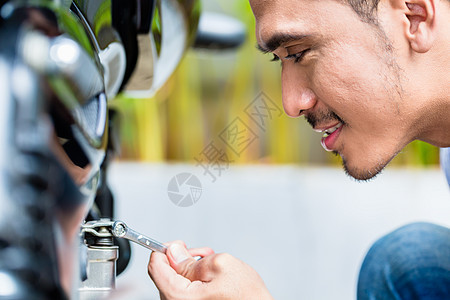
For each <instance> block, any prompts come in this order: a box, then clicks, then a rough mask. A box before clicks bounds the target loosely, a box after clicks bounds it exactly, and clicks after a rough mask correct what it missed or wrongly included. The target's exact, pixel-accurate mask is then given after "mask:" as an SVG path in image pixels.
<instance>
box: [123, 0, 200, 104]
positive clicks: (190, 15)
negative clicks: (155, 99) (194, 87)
mask: <svg viewBox="0 0 450 300" xmlns="http://www.w3.org/2000/svg"><path fill="white" fill-rule="evenodd" d="M199 16H200V1H197V0H195V1H192V0H191V1H179V0H158V1H157V4H156V9H155V11H154V16H153V23H152V26H151V30H150V32H149V34H143V35H139V37H138V41H139V49H140V52H141V53H143V56H141V57H140V58H139V61H138V64H137V68H136V70H135V73H134V74H133V76H132V78H131V80H130V82H129V83H128V85H127V86H126V92H127V93H128V94H129V95H131V96H133V97H143V98H145V97H150V96H152V95H153V94H154V93H155V92H156V91H157V90H158V89H159V88H161V86H162V85H163V84H164V83H165V82H166V81H167V79H168V78H169V77H170V75H171V74H172V73H173V71H174V70H175V68H176V67H177V65H178V63H179V62H180V60H181V58H182V56H183V54H184V53H185V51H186V49H187V47H189V45H190V44H191V43H192V42H193V39H194V38H195V32H196V29H197V25H198V20H199Z"/></svg>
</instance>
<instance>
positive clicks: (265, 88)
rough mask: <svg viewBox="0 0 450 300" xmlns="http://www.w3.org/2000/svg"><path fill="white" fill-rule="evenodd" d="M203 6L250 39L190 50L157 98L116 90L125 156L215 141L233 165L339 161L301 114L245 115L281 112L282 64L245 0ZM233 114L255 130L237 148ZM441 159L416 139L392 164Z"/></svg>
mask: <svg viewBox="0 0 450 300" xmlns="http://www.w3.org/2000/svg"><path fill="white" fill-rule="evenodd" d="M203 9H204V10H208V11H221V12H224V13H226V14H228V15H232V16H234V17H235V18H237V19H239V20H240V21H241V22H243V23H244V24H246V26H247V29H248V36H247V41H246V42H245V44H244V45H243V46H242V47H241V48H239V49H238V50H235V51H199V50H195V51H194V50H189V51H188V53H187V54H186V56H185V58H184V59H183V60H182V62H181V64H180V66H179V67H178V69H177V70H176V72H175V73H174V74H173V76H172V77H171V79H170V80H169V81H168V82H167V84H166V85H165V86H164V87H163V89H162V90H161V91H160V92H159V93H158V94H157V95H156V96H155V97H154V98H152V99H145V100H143V99H131V98H127V97H125V96H124V95H119V97H117V99H115V100H114V102H113V105H114V107H115V108H116V109H117V111H118V112H119V114H120V122H121V125H120V137H121V148H122V149H121V159H124V160H140V161H151V162H161V161H178V162H190V163H195V162H196V159H197V158H198V157H199V156H200V154H201V153H202V152H203V151H205V149H210V148H211V143H213V144H212V145H214V147H215V148H217V149H218V150H219V151H222V152H221V153H225V154H226V155H227V156H228V158H229V160H230V161H233V163H246V164H248V163H250V164H252V163H268V164H309V165H311V164H313V165H339V164H340V160H339V158H337V157H335V156H334V155H332V154H330V153H326V152H325V151H324V150H323V149H322V147H321V145H320V138H321V134H319V133H315V132H313V131H312V130H311V128H310V126H309V125H308V124H307V123H306V121H305V120H304V119H303V118H299V119H292V118H289V117H287V116H286V115H285V114H284V113H283V114H281V116H278V114H276V111H275V110H273V111H272V112H273V113H274V115H273V116H271V118H266V119H265V121H266V123H265V125H264V126H263V127H261V126H258V120H257V119H256V121H255V120H254V119H252V118H251V116H252V115H251V114H249V113H248V112H249V108H250V109H252V108H255V106H254V105H256V104H257V103H260V102H258V101H259V100H261V97H263V98H264V99H266V100H265V101H266V102H267V103H272V108H273V109H275V107H273V104H274V105H276V108H277V109H278V110H280V111H281V110H282V104H281V86H280V70H281V69H280V65H279V63H278V62H270V60H271V58H272V57H271V56H270V55H263V54H261V53H259V51H258V50H257V49H256V47H255V45H256V41H255V37H254V19H253V15H252V13H251V9H250V7H249V5H248V1H242V0H234V1H212V0H210V1H204V3H203ZM246 109H247V110H246ZM260 112H261V113H262V112H263V110H260ZM265 112H266V115H268V113H269V112H270V111H268V110H266V111H265ZM256 117H257V116H256ZM236 118H240V119H239V122H240V123H241V124H245V125H247V126H248V128H249V129H250V130H249V131H248V132H247V138H243V140H242V141H243V142H245V141H249V142H248V143H247V144H243V145H242V148H244V146H245V149H240V150H239V151H236V149H233V148H232V147H229V146H227V143H226V141H225V140H224V138H223V137H224V133H225V132H226V130H227V129H230V125H232V124H235V123H234V122H235V121H236ZM261 120H262V119H261ZM260 125H261V124H260ZM250 138H251V139H250ZM250 141H251V143H250ZM208 147H209V148H208ZM241 150H242V151H241ZM438 162H439V151H438V149H437V148H435V147H432V146H430V145H428V144H425V143H423V142H414V143H412V144H410V145H409V146H408V147H407V148H405V149H404V150H403V151H402V153H401V154H400V155H399V156H397V158H396V159H395V160H394V161H393V162H392V163H391V165H413V166H434V165H436V164H438Z"/></svg>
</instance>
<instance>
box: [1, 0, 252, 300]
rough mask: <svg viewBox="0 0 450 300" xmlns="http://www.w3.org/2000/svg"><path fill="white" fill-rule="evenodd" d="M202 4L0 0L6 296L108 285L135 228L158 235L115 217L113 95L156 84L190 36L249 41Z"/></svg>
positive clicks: (101, 293) (79, 293) (105, 290)
mask: <svg viewBox="0 0 450 300" xmlns="http://www.w3.org/2000/svg"><path fill="white" fill-rule="evenodd" d="M207 16H208V15H207V14H206V13H203V12H201V6H200V2H199V1H197V0H186V1H180V0H147V1H145V0H134V1H121V0H91V1H89V0H75V1H70V0H29V1H20V0H16V1H13V0H11V1H7V0H0V106H1V108H0V114H1V117H0V145H2V147H1V149H0V170H1V172H0V214H1V218H0V298H3V299H67V298H70V299H101V298H104V297H107V296H108V295H110V293H111V291H113V290H114V286H115V278H116V275H118V274H120V273H121V272H122V271H123V270H124V269H125V268H126V266H127V264H128V261H129V259H130V254H131V251H130V245H129V240H132V241H134V242H138V243H140V244H142V245H144V246H146V245H147V246H149V244H151V243H152V242H153V241H152V240H151V239H145V237H144V239H142V236H141V235H140V234H137V233H136V232H134V231H133V230H131V229H129V228H128V227H127V226H126V225H125V223H123V222H118V221H116V220H115V219H114V216H115V213H114V197H113V194H112V193H111V191H110V189H109V187H108V185H107V180H106V177H107V171H108V166H109V164H110V162H111V160H112V158H113V157H114V156H115V155H116V153H117V150H118V149H117V145H118V142H117V140H116V138H115V134H114V132H115V131H116V130H117V129H116V126H117V123H116V122H115V117H116V112H115V111H114V109H113V108H111V107H110V106H109V105H108V103H109V101H110V99H113V98H114V97H115V96H116V95H117V94H118V93H120V92H127V93H129V94H130V95H133V96H135V97H148V96H149V95H152V94H154V93H155V92H156V91H157V90H158V89H159V88H160V87H161V86H162V85H163V84H164V82H165V81H166V80H167V79H168V77H169V76H170V74H171V73H172V72H173V71H174V69H175V68H176V66H177V64H178V62H179V61H180V59H181V58H182V56H183V54H184V53H185V52H186V50H187V49H188V48H190V47H196V48H207V49H225V48H236V47H237V46H239V45H240V44H241V43H242V42H243V40H244V38H245V31H244V29H243V27H242V26H241V27H239V24H238V25H237V26H236V24H237V23H236V21H234V20H230V19H227V18H226V17H219V18H218V17H217V16H213V17H209V18H208V17H207ZM205 20H206V21H205ZM227 22H228V23H227ZM233 22H235V23H234V26H229V27H230V28H232V29H231V30H228V31H226V30H225V32H224V30H223V29H224V28H225V29H226V28H228V26H226V25H224V24H232V23H233ZM144 54H145V55H144ZM133 234H134V235H133ZM139 239H140V240H139ZM156 245H157V244H156ZM150 246H151V245H150ZM153 246H154V245H153ZM150 248H151V247H150ZM152 249H153V248H152ZM161 251H163V250H161ZM119 253H120V254H119Z"/></svg>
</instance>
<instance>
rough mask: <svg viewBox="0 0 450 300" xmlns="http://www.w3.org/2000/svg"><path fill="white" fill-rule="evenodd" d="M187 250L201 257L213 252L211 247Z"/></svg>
mask: <svg viewBox="0 0 450 300" xmlns="http://www.w3.org/2000/svg"><path fill="white" fill-rule="evenodd" d="M188 252H189V254H190V255H192V256H201V257H205V256H208V255H211V254H214V250H213V249H211V248H208V247H203V248H192V249H188Z"/></svg>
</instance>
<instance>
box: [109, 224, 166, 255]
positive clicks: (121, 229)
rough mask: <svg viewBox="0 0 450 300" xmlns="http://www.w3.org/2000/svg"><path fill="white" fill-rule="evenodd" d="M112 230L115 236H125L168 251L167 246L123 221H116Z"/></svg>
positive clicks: (149, 246)
mask: <svg viewBox="0 0 450 300" xmlns="http://www.w3.org/2000/svg"><path fill="white" fill-rule="evenodd" d="M111 232H112V234H113V235H114V236H115V237H118V238H125V239H128V240H130V241H132V242H135V243H136V244H139V245H141V246H143V247H145V248H148V249H150V250H153V251H158V252H162V253H164V254H165V253H166V250H167V246H165V245H164V244H162V243H160V242H158V241H155V240H154V239H151V238H149V237H146V236H145V235H142V234H140V233H138V232H136V231H134V230H133V229H131V228H129V227H128V226H127V224H125V223H124V222H122V221H115V222H114V223H113V225H112V230H111Z"/></svg>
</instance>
